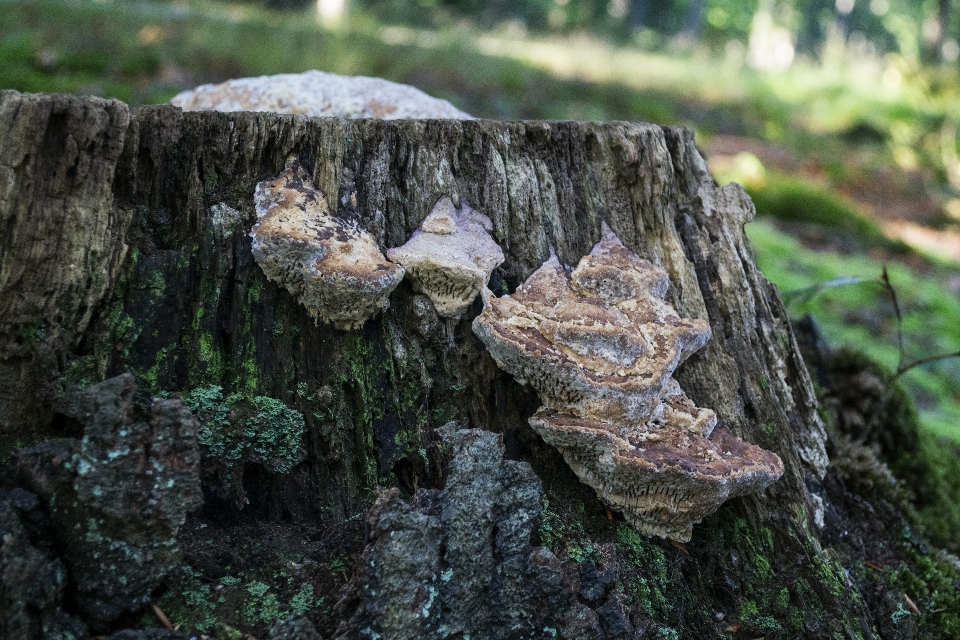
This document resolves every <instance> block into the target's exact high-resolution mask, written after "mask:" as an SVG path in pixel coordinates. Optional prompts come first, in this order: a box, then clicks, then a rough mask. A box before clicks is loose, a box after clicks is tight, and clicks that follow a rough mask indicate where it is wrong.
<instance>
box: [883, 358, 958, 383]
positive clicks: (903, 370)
mask: <svg viewBox="0 0 960 640" xmlns="http://www.w3.org/2000/svg"><path fill="white" fill-rule="evenodd" d="M948 358H960V351H955V352H954V353H941V354H938V355H935V356H927V357H926V358H920V359H919V360H914V361H913V362H911V363H910V364H908V365H906V366H905V367H903V366H902V367H899V368H898V369H897V372H896V373H895V374H894V375H893V377H892V378H890V382H891V383H893V382H896V380H897V378H899V377H900V376H902V375H903V374H905V373H906V372H907V371H910V369H913V368H914V367H919V366H920V365H922V364H927V363H930V362H936V361H937V360H946V359H948Z"/></svg>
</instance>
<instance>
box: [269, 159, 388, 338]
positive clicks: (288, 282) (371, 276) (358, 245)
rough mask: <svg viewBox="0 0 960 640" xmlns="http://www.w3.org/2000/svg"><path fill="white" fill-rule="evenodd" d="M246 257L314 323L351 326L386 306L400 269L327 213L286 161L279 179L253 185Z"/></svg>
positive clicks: (319, 195)
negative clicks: (250, 244)
mask: <svg viewBox="0 0 960 640" xmlns="http://www.w3.org/2000/svg"><path fill="white" fill-rule="evenodd" d="M254 201H255V203H256V209H257V222H256V224H254V225H253V228H252V229H251V230H250V236H251V237H252V238H253V257H254V259H256V261H257V264H259V265H260V268H261V269H263V272H264V273H265V274H266V276H267V278H269V279H270V280H272V281H273V282H277V283H278V284H280V285H282V286H283V287H285V288H286V289H287V290H289V291H290V293H292V294H293V295H294V296H296V298H297V299H298V300H299V301H300V302H301V303H302V304H303V306H305V307H306V308H307V311H308V312H309V313H310V315H311V316H313V317H314V318H316V319H319V320H322V321H323V322H332V323H333V324H334V326H335V327H337V328H338V329H357V328H359V327H360V326H361V325H362V324H363V323H364V322H365V321H366V320H368V319H369V318H370V317H371V316H373V315H374V314H376V313H377V312H379V311H381V310H383V309H386V308H387V307H388V306H389V305H390V301H389V299H388V298H389V296H390V292H391V291H393V290H394V288H396V286H397V285H398V284H400V281H401V280H402V279H403V267H401V266H399V265H396V264H393V263H392V262H389V261H387V260H386V259H385V258H384V257H383V254H382V253H380V249H379V248H378V247H377V242H376V240H375V239H374V237H373V236H372V235H370V234H369V233H367V232H366V231H364V230H363V229H361V228H360V226H359V225H358V224H357V223H356V222H355V221H353V220H348V219H345V218H340V217H337V216H335V215H333V214H332V213H331V212H330V208H329V205H328V203H327V198H326V196H325V195H324V194H323V192H322V191H320V190H319V189H317V188H316V187H315V186H314V184H313V179H312V178H311V176H310V173H309V172H308V171H307V170H306V169H305V168H304V167H303V165H301V164H300V162H299V161H298V160H297V159H296V158H295V157H293V156H291V157H290V158H289V159H288V160H287V165H286V168H285V170H284V172H283V173H282V174H280V175H279V176H277V177H276V178H274V179H273V180H264V181H263V182H260V183H258V184H257V188H256V191H255V192H254Z"/></svg>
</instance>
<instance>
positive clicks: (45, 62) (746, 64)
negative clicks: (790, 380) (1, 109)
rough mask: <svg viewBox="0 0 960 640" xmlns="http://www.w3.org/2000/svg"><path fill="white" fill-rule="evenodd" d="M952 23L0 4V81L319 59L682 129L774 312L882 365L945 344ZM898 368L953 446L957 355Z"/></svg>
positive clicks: (954, 281) (119, 78)
mask: <svg viewBox="0 0 960 640" xmlns="http://www.w3.org/2000/svg"><path fill="white" fill-rule="evenodd" d="M958 38H960V0H923V1H919V0H752V1H751V0H745V1H744V0H521V1H515V0H514V1H509V2H508V1H506V0H493V1H481V0H260V1H253V0H251V1H249V2H219V1H212V0H211V1H206V2H202V1H199V0H193V1H179V2H161V1H159V0H151V1H147V0H58V1H55V2H53V1H46V0H34V1H28V0H0V88H11V89H17V90H20V91H34V92H36V91H47V92H70V93H80V94H92V95H99V96H106V97H113V98H119V99H121V100H124V101H126V102H128V103H130V104H131V105H140V104H153V103H162V102H166V101H168V100H169V99H170V98H171V97H172V96H173V95H174V94H175V93H177V92H178V91H181V90H183V89H187V88H192V87H194V86H196V85H198V84H202V83H207V82H219V81H223V80H226V79H229V78H233V77H242V76H251V75H262V74H275V73H286V72H300V71H305V70H308V69H320V70H323V71H330V72H334V73H341V74H350V75H371V76H379V77H383V78H387V79H389V80H394V81H398V82H404V83H408V84H412V85H415V86H417V87H419V88H421V89H423V90H425V91H427V92H428V93H430V94H432V95H434V96H437V97H441V98H445V99H447V100H450V101H451V102H453V103H454V104H455V105H456V106H457V107H459V108H461V109H463V110H464V111H467V112H469V113H471V114H473V115H475V116H478V117H485V118H499V119H537V118H546V119H582V120H644V121H651V122H656V123H660V124H682V125H685V126H689V127H691V128H693V129H694V130H695V131H696V133H697V139H698V142H699V144H700V146H701V148H702V150H703V152H704V154H705V155H706V156H707V157H708V158H709V162H710V166H711V168H712V169H713V171H714V175H715V176H716V177H717V180H718V181H719V182H721V183H725V182H728V181H731V180H736V181H738V182H740V183H742V184H744V185H745V186H746V187H747V189H748V190H749V192H750V194H751V196H752V197H753V198H754V202H755V203H756V205H757V209H758V212H759V214H760V215H759V216H758V219H757V221H755V222H753V223H751V224H750V225H749V226H748V232H749V234H750V236H751V239H752V241H753V242H754V245H755V248H756V251H757V259H758V262H759V264H760V266H761V268H762V269H763V270H764V272H765V273H766V274H767V276H768V277H769V278H771V279H772V280H773V281H774V282H776V283H777V285H778V286H779V287H780V290H781V292H782V293H783V295H784V298H785V301H786V303H787V304H788V307H789V310H790V313H791V315H792V316H794V317H800V316H802V315H804V314H807V313H812V314H814V315H815V316H816V318H817V319H818V321H819V322H820V325H821V327H822V329H823V331H824V333H825V334H826V336H827V338H828V339H829V340H830V342H831V343H832V345H833V346H840V345H849V346H853V347H856V348H858V349H861V350H863V351H866V352H867V353H869V354H870V355H871V356H873V357H875V358H876V359H878V360H879V361H881V362H882V363H884V364H885V365H886V366H887V367H888V368H889V369H890V370H891V371H893V370H896V369H897V367H898V366H901V367H903V366H907V365H909V364H910V363H911V362H914V361H916V360H919V359H923V358H932V357H934V356H937V355H941V354H948V353H951V352H956V351H958V350H960V60H958V59H960V44H958ZM884 265H886V266H887V267H888V268H889V274H890V280H891V283H892V285H893V287H894V289H895V291H896V293H897V294H898V297H899V302H900V306H901V311H902V312H903V322H902V324H901V323H898V321H897V317H896V314H895V313H894V310H893V307H892V304H891V300H890V295H889V291H888V290H887V289H885V288H884V287H881V286H880V285H879V284H878V282H879V278H880V275H881V272H882V269H883V266H884ZM901 335H902V338H903V352H902V353H901V349H900V347H899V340H898V338H899V337H900V336H901ZM903 380H904V382H905V383H906V385H907V386H908V388H909V390H910V392H911V393H912V394H913V396H914V398H915V399H916V401H917V403H918V406H919V408H920V410H921V416H922V420H923V423H924V424H925V425H926V427H927V428H929V429H932V430H934V431H935V432H937V433H939V434H941V435H944V436H947V437H952V438H954V439H956V440H958V441H960V360H958V359H957V358H944V359H940V360H936V361H934V362H931V363H929V364H925V365H923V366H918V367H914V368H912V369H910V370H909V371H908V372H907V373H906V374H905V375H904V376H903Z"/></svg>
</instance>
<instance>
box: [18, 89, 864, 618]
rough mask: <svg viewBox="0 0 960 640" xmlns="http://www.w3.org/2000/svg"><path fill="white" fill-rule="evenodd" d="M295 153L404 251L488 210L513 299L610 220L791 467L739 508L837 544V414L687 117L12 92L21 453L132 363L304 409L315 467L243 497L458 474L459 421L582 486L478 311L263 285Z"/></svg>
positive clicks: (688, 371)
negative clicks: (263, 236) (498, 114)
mask: <svg viewBox="0 0 960 640" xmlns="http://www.w3.org/2000/svg"><path fill="white" fill-rule="evenodd" d="M290 154H296V155H298V156H299V157H300V159H301V160H302V161H303V162H305V163H306V165H307V166H308V167H312V169H313V174H314V178H315V182H316V184H317V186H318V187H319V188H320V189H321V190H322V191H323V192H324V193H325V194H326V195H327V196H328V198H329V200H330V202H331V203H336V206H337V207H338V213H339V214H340V215H344V216H356V217H358V218H359V220H360V221H361V224H362V226H363V227H364V228H365V229H367V230H368V231H370V232H371V233H373V234H374V235H375V236H376V238H377V240H378V242H379V243H380V245H381V248H382V249H384V250H386V249H387V248H390V247H396V246H399V245H401V244H403V243H404V242H406V240H407V239H408V238H409V236H410V233H411V232H412V231H413V230H414V229H415V228H416V227H417V226H418V224H419V223H420V222H421V221H422V220H423V218H424V217H425V216H426V215H427V214H428V213H429V212H430V210H431V208H432V207H433V205H434V204H435V202H436V201H437V199H439V198H440V197H442V196H445V195H446V196H450V197H451V198H452V199H453V201H454V203H455V204H458V205H459V204H460V203H461V202H466V203H468V204H469V205H470V206H472V207H474V208H476V209H477V210H479V211H480V212H482V213H484V214H486V215H487V216H489V217H490V219H491V220H492V221H493V226H494V234H493V235H494V237H495V239H496V240H497V242H498V243H499V245H500V246H501V247H502V248H503V250H504V253H505V255H506V261H505V263H504V264H503V265H502V266H501V267H499V268H498V269H497V270H496V271H495V272H494V275H493V279H492V281H491V288H492V289H493V290H494V291H495V292H497V293H498V294H500V293H502V292H505V291H510V290H512V289H513V288H514V287H516V286H517V285H518V284H519V283H520V282H522V281H523V280H524V279H525V278H526V277H527V276H528V275H529V274H530V273H531V272H532V271H533V270H535V269H536V268H537V267H539V266H540V264H542V263H543V261H544V260H545V259H546V258H547V257H548V255H549V252H550V249H551V248H553V249H554V250H555V251H556V253H557V255H558V256H559V258H560V260H561V261H562V262H564V263H566V264H576V263H577V261H578V260H579V259H580V258H581V257H582V256H583V255H584V254H586V253H588V252H589V250H590V248H591V247H592V246H593V244H594V243H595V242H596V241H597V240H598V238H599V236H600V224H601V222H606V223H607V224H608V225H609V226H610V227H611V228H612V229H613V230H614V232H615V233H616V234H617V235H618V236H619V237H620V239H621V240H622V241H623V242H624V243H625V244H626V245H627V246H628V247H629V248H630V249H632V250H634V251H635V252H636V253H637V254H639V255H640V256H641V257H643V258H647V259H649V260H651V261H652V262H654V263H655V264H657V265H659V266H661V267H663V268H664V269H665V270H666V271H667V272H668V273H669V275H670V279H671V282H672V287H671V290H670V293H669V300H670V302H671V303H672V304H673V305H674V306H675V307H676V309H677V311H678V312H679V313H680V315H681V316H684V317H690V318H706V319H708V320H709V322H710V324H711V326H712V329H713V338H712V339H711V340H710V342H709V343H708V346H707V347H706V348H704V349H703V350H702V351H701V352H699V353H698V354H696V355H695V356H693V357H692V358H691V359H690V360H689V361H688V362H687V363H685V364H684V365H683V366H682V367H681V368H680V369H679V370H678V375H677V378H678V380H679V382H680V384H681V386H682V387H683V389H684V390H685V391H686V392H687V394H688V395H689V396H690V397H691V398H692V399H693V400H694V402H695V403H696V404H697V405H698V406H702V407H710V408H712V409H714V410H715V411H716V412H717V414H718V416H719V421H720V424H722V425H726V426H728V427H730V428H731V429H732V430H733V431H734V432H735V433H736V434H737V435H738V436H740V437H741V438H743V439H745V440H748V441H750V442H753V443H755V444H758V445H760V446H762V447H764V448H766V449H769V450H772V451H774V452H775V453H777V454H778V455H779V456H780V458H781V459H782V460H783V462H784V465H785V468H786V472H785V474H784V476H783V477H782V478H781V479H780V480H779V481H778V482H776V483H775V484H774V485H773V486H772V487H771V488H770V489H768V490H767V491H766V492H765V493H764V494H762V495H759V496H755V497H752V498H748V499H743V500H737V501H733V502H732V503H730V504H727V505H725V506H723V507H721V510H720V512H719V513H718V515H717V516H716V517H717V518H720V519H723V518H729V517H732V515H733V514H737V515H738V516H744V515H746V516H747V517H748V518H749V519H751V520H752V521H753V522H755V523H766V524H767V525H769V526H770V527H773V529H775V530H777V531H786V530H787V529H790V530H791V531H792V532H793V533H791V534H790V535H795V534H796V533H797V532H802V533H801V536H802V537H808V538H809V540H810V541H813V540H815V532H816V528H815V526H814V524H813V517H812V516H813V515H814V514H815V513H816V510H817V509H818V508H819V505H820V500H819V499H818V498H813V497H811V494H810V493H809V491H808V488H807V486H808V484H813V485H816V484H817V479H818V478H821V477H822V475H823V473H824V470H825V468H826V465H827V459H826V454H825V451H824V440H825V435H824V429H823V426H822V424H821V422H820V419H819V417H818V415H817V407H816V397H815V395H814V390H813V387H812V384H811V382H810V379H809V377H808V374H807V372H806V370H805V368H804V366H803V363H802V360H801V358H800V356H799V353H798V350H797V347H796V343H795V340H794V337H793V334H792V332H791V329H790V326H789V323H788V320H787V317H786V314H785V311H784V308H783V305H782V304H781V302H780V299H779V297H778V294H777V292H776V289H775V288H774V287H773V286H772V285H771V284H770V283H769V282H768V281H767V280H766V279H765V278H764V277H763V276H762V274H760V272H759V271H758V270H757V268H756V266H755V265H754V261H753V257H752V254H751V249H750V246H749V242H748V241H747V239H746V237H745V235H744V232H743V224H744V223H745V222H747V221H748V220H749V219H750V218H751V216H752V215H753V206H752V204H751V203H750V201H749V199H748V198H747V196H746V194H745V193H744V191H743V189H742V188H741V187H739V186H737V185H728V186H725V187H722V188H721V187H718V186H717V185H716V184H715V183H714V181H713V180H712V178H711V177H710V175H709V173H708V171H707V169H706V165H705V163H704V161H703V159H702V158H701V156H700V154H699V152H698V151H697V149H696V147H695V146H694V141H693V136H692V133H691V132H690V131H688V130H685V129H679V128H670V127H659V126H654V125H648V124H637V123H627V122H611V123H583V122H514V123H507V122H494V121H482V120H480V121H377V120H353V121H350V120H341V119H306V118H302V117H299V116H283V115H272V114H259V113H236V114H222V113H182V112H181V111H180V110H179V109H177V108H174V107H169V106H158V107H143V108H139V109H136V110H132V111H128V110H127V108H126V107H125V105H122V104H121V103H118V102H115V101H104V100H99V99H95V98H79V97H65V96H58V97H51V96H28V95H21V94H18V93H16V92H3V93H0V229H2V234H0V433H2V434H3V435H4V436H5V437H6V439H7V442H8V445H9V443H10V442H11V441H17V442H20V443H21V444H23V443H27V442H31V441H33V440H35V439H37V438H39V437H49V436H55V435H61V434H59V433H58V429H62V428H63V427H62V424H61V422H59V421H57V420H54V419H53V414H52V413H51V412H50V409H49V407H50V406H51V401H52V400H51V399H52V398H53V397H54V396H55V395H56V393H57V389H58V388H61V389H62V388H68V387H69V386H71V385H74V384H76V383H78V382H80V383H84V382H86V383H89V382H92V381H96V380H99V379H103V378H106V377H109V376H112V375H115V374H117V373H120V372H123V371H126V370H132V371H133V372H134V373H135V374H136V376H137V378H138V382H139V384H140V385H141V386H144V387H146V388H148V389H150V390H151V391H152V392H154V393H161V392H163V393H177V392H186V391H190V390H192V389H196V388H199V387H204V386H207V385H214V384H215V385H219V386H221V387H223V389H224V391H225V393H228V392H233V391H241V392H249V393H251V394H258V395H263V396H270V397H273V398H278V399H280V400H282V401H283V402H284V403H285V404H287V405H289V406H291V407H295V408H297V409H298V410H299V411H300V412H302V413H303V415H304V417H305V420H306V455H305V456H301V457H300V458H298V464H296V466H295V467H294V468H293V469H292V471H290V472H289V473H287V474H272V473H269V472H268V471H266V470H265V469H264V468H262V467H260V466H258V465H248V466H247V469H246V471H245V477H244V480H243V487H244V488H245V496H244V497H245V499H246V500H247V501H249V504H248V505H247V506H246V512H247V513H253V514H256V515H258V516H259V517H262V518H268V519H287V520H292V521H294V522H322V523H330V524H332V523H336V522H340V521H343V520H344V519H346V518H348V517H349V516H351V515H353V514H355V513H357V512H358V511H359V510H361V509H362V508H363V507H364V506H365V505H368V504H369V503H370V500H371V498H372V497H373V495H374V494H373V492H374V488H375V487H377V486H378V485H380V486H383V485H390V484H395V485H399V486H400V487H401V488H402V489H405V490H407V491H412V490H414V489H415V488H417V487H418V486H439V485H440V484H441V482H442V478H441V477H440V474H441V471H440V469H441V464H440V463H441V460H442V459H443V458H444V455H445V454H444V451H443V447H442V446H441V443H440V440H439V437H438V436H437V434H436V431H435V429H436V428H437V427H439V426H440V425H442V424H444V423H446V422H449V421H451V420H458V421H460V422H461V423H463V424H465V425H468V426H471V427H475V428H480V429H485V430H490V431H494V432H497V433H501V434H503V438H504V441H505V443H506V446H507V456H508V457H509V458H513V459H522V460H527V461H529V462H531V464H532V465H533V468H534V470H535V471H537V473H538V475H540V476H541V479H543V480H544V482H545V483H547V482H549V481H550V478H552V477H554V476H556V475H557V474H561V475H564V474H566V475H567V476H569V475H570V472H569V470H568V469H566V467H565V466H564V464H563V460H562V458H561V457H560V456H559V454H557V453H556V452H554V451H552V450H551V449H550V448H549V447H547V446H546V445H544V444H543V443H542V441H539V440H538V438H537V436H536V435H535V434H534V433H533V432H532V431H531V429H530V428H529V426H528V425H527V422H526V421H527V418H528V417H529V415H531V414H532V413H533V412H534V411H535V410H536V408H537V406H538V403H537V398H536V396H535V394H533V393H532V392H531V391H530V390H529V389H527V388H524V387H521V386H520V385H518V384H517V383H516V382H515V381H514V380H513V379H512V378H510V377H509V376H508V375H506V374H504V373H503V372H501V371H500V370H498V369H497V367H496V366H495V364H494V363H493V361H492V359H491V358H490V357H489V355H488V354H486V353H485V351H484V350H483V348H482V345H481V344H480V342H479V341H478V340H477V339H476V338H475V337H474V335H473V334H472V332H471V329H470V321H471V320H472V319H473V317H475V316H476V314H477V313H478V312H479V306H478V305H479V304H480V303H479V301H478V302H476V303H475V305H474V307H473V309H472V310H471V311H470V312H468V313H467V314H466V315H465V316H464V317H463V318H461V319H460V320H459V321H455V320H444V319H442V318H438V317H437V315H436V313H435V312H434V310H433V308H432V306H431V304H430V302H429V301H428V300H427V299H426V298H425V297H424V296H418V295H415V294H414V293H413V291H412V290H411V289H410V286H409V284H408V283H407V282H404V283H402V284H401V285H400V286H399V287H398V288H397V289H396V290H395V291H394V293H393V294H392V296H391V307H390V308H389V310H387V311H386V312H385V313H384V314H382V315H381V316H380V317H379V318H376V319H375V320H373V321H370V322H368V323H367V324H366V325H365V326H364V327H363V328H362V329H361V330H358V331H353V332H346V331H339V330H336V329H333V328H331V327H330V326H326V325H321V326H316V325H315V324H314V322H313V320H312V319H310V318H309V317H308V315H307V313H306V311H305V309H304V308H303V307H301V306H299V305H298V304H297V303H296V301H295V300H294V299H293V298H292V297H291V296H290V295H289V294H288V293H287V292H286V291H284V290H282V289H279V288H278V287H277V286H276V285H274V284H273V283H270V282H268V281H267V280H266V278H265V277H264V275H263V273H262V271H261V270H260V268H259V267H258V266H257V264H256V263H255V262H254V260H253V258H252V255H251V251H250V239H249V237H248V232H249V229H250V227H251V225H252V224H253V222H254V220H255V213H254V209H253V198H252V196H253V191H254V186H255V184H256V183H257V182H258V181H260V180H263V179H267V178H272V177H274V176H276V175H277V174H278V173H279V172H280V171H281V170H282V168H283V166H284V162H285V160H286V158H287V157H288V155H290ZM223 205H226V207H229V209H227V208H225V207H224V206H223ZM232 212H236V213H235V214H234V213H232ZM232 215H233V216H234V217H233V218H232V217H231V216H232ZM211 496H212V494H209V495H208V501H209V500H211V499H213V498H212V497H211ZM221 497H222V498H225V499H226V498H229V496H226V495H225V494H221ZM229 502H230V501H229V500H228V499H226V501H225V502H224V503H223V505H221V506H225V508H228V509H230V508H235V505H234V506H230V504H229ZM240 502H241V503H242V499H241V501H240ZM695 535H696V534H695ZM695 539H696V538H695ZM811 544H813V545H814V547H815V546H816V543H815V542H811ZM850 606H853V605H850ZM854 608H855V607H854Z"/></svg>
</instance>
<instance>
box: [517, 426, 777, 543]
mask: <svg viewBox="0 0 960 640" xmlns="http://www.w3.org/2000/svg"><path fill="white" fill-rule="evenodd" d="M530 426H532V427H533V429H534V430H535V431H536V432H537V433H539V434H540V436H541V437H542V438H543V439H544V441H546V442H547V443H548V444H551V445H553V446H555V447H556V448H557V449H558V450H559V451H560V453H562V454H563V457H564V458H565V459H566V461H567V463H568V464H569V465H570V468H571V469H573V471H574V473H576V474H577V477H579V478H580V480H582V481H583V482H585V483H586V484H588V485H590V486H591V487H593V488H594V490H595V491H596V492H597V495H598V496H599V497H600V499H601V500H603V501H604V502H605V503H607V504H608V505H610V507H611V508H613V509H617V510H619V511H621V512H623V515H624V517H625V518H626V520H627V522H629V523H630V524H632V525H633V526H634V527H635V528H636V529H637V530H638V531H640V532H641V533H644V534H646V535H656V536H661V537H666V538H670V539H671V540H676V541H678V542H686V541H687V540H689V539H690V536H691V534H692V532H693V525H694V524H696V523H698V522H700V521H701V520H703V518H705V517H707V516H708V515H710V514H711V513H713V512H714V511H716V510H717V508H718V507H719V506H720V505H721V504H722V503H723V502H724V501H725V500H727V499H729V498H735V497H738V496H742V495H746V494H749V493H755V492H757V491H762V490H763V489H765V488H766V487H767V486H769V485H770V484H771V483H772V482H773V481H774V480H776V479H777V478H779V477H780V476H781V475H782V474H783V463H782V462H781V461H780V458H779V457H777V455H776V454H774V453H771V452H770V451H767V450H765V449H761V448H760V447H758V446H756V445H753V444H750V443H747V442H744V441H743V440H741V439H739V438H738V437H736V436H735V435H734V434H733V432H732V431H730V430H729V429H727V428H726V427H718V428H716V429H714V430H713V433H711V434H710V437H709V438H705V437H703V436H701V435H698V434H696V433H692V432H690V431H687V430H686V429H669V428H668V429H662V430H659V431H651V432H648V433H646V434H642V435H641V436H640V437H633V438H630V439H629V440H628V439H627V438H626V437H624V435H623V434H622V433H621V432H620V430H619V429H617V428H616V427H615V426H613V425H610V424H607V423H604V422H599V421H596V420H590V419H588V418H577V417H574V416H568V415H563V414H559V413H556V412H554V411H549V410H541V411H539V412H537V413H536V414H534V416H533V417H532V418H530Z"/></svg>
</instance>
